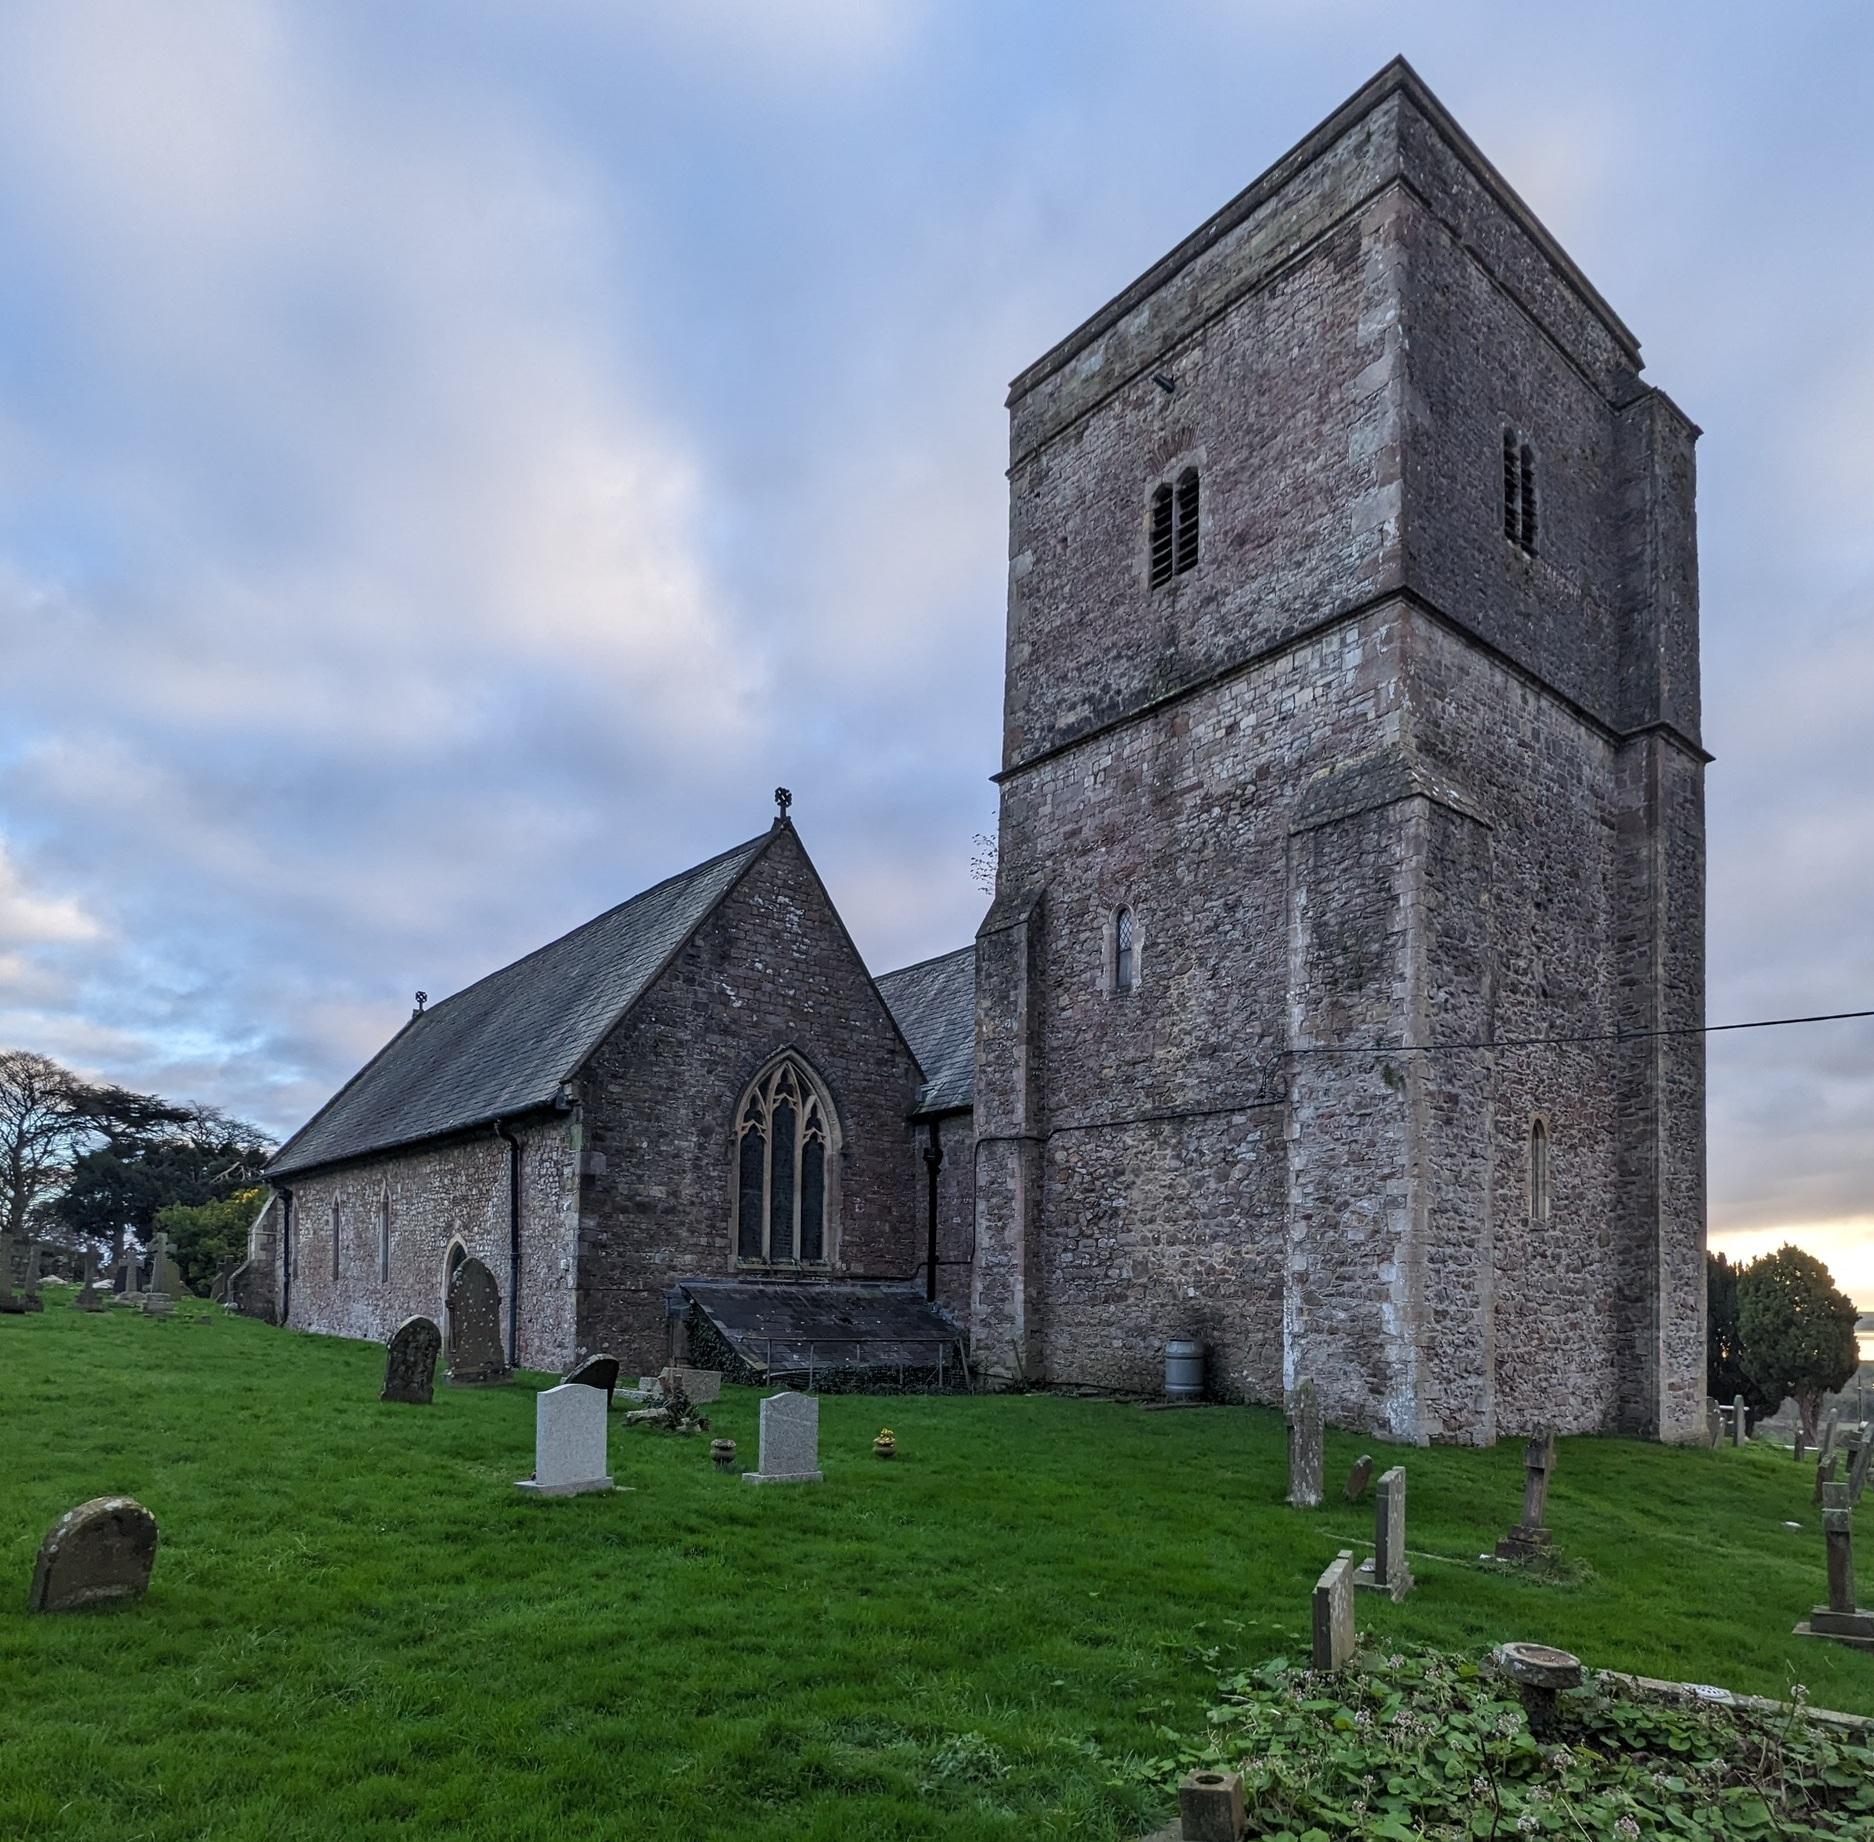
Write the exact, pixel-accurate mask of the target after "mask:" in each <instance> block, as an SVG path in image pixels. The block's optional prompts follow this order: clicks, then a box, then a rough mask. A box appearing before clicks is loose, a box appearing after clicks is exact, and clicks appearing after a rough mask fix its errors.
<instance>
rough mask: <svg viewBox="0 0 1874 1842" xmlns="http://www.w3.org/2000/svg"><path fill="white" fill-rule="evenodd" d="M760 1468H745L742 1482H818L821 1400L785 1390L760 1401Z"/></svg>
mask: <svg viewBox="0 0 1874 1842" xmlns="http://www.w3.org/2000/svg"><path fill="white" fill-rule="evenodd" d="M755 1462H756V1464H757V1466H758V1467H759V1468H758V1469H756V1470H754V1471H744V1472H743V1473H742V1482H743V1483H744V1484H818V1483H820V1482H821V1481H822V1475H821V1471H820V1403H819V1401H818V1400H817V1399H815V1397H814V1396H813V1395H811V1394H795V1393H793V1392H792V1391H791V1390H786V1389H784V1390H783V1391H782V1392H781V1393H779V1394H771V1395H769V1396H768V1398H767V1399H766V1400H765V1401H763V1402H762V1404H761V1453H760V1456H759V1457H758V1458H757V1459H756V1461H755Z"/></svg>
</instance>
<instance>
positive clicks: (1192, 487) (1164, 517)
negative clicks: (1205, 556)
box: [1151, 467, 1198, 588]
mask: <svg viewBox="0 0 1874 1842" xmlns="http://www.w3.org/2000/svg"><path fill="white" fill-rule="evenodd" d="M1197 511H1198V484H1197V469H1196V468H1195V467H1187V468H1185V470H1184V471H1183V472H1182V473H1181V474H1179V475H1178V482H1177V485H1176V486H1175V487H1174V486H1172V485H1171V484H1170V483H1169V482H1167V483H1166V484H1165V485H1163V486H1160V487H1158V488H1157V489H1156V490H1155V491H1154V492H1153V494H1152V544H1151V563H1152V569H1151V577H1152V586H1153V587H1154V588H1162V587H1163V586H1164V585H1165V584H1166V583H1167V582H1169V581H1170V580H1171V579H1172V577H1173V576H1181V575H1183V574H1184V573H1185V571H1186V570H1190V569H1195V568H1196V567H1197V540H1198V520H1197Z"/></svg>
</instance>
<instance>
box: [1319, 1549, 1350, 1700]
mask: <svg viewBox="0 0 1874 1842" xmlns="http://www.w3.org/2000/svg"><path fill="white" fill-rule="evenodd" d="M1353 1574H1354V1566H1353V1550H1352V1549H1351V1548H1343V1549H1341V1551H1340V1554H1339V1557H1338V1558H1337V1559H1336V1560H1335V1562H1334V1564H1333V1566H1331V1567H1330V1568H1328V1570H1327V1571H1326V1572H1325V1573H1324V1574H1322V1576H1321V1577H1320V1579H1319V1580H1317V1581H1316V1582H1315V1588H1314V1654H1313V1659H1312V1660H1313V1663H1314V1667H1315V1668H1316V1669H1322V1670H1332V1669H1341V1668H1344V1667H1345V1666H1346V1665H1347V1664H1348V1663H1349V1662H1351V1661H1352V1659H1353V1642H1354V1638H1353Z"/></svg>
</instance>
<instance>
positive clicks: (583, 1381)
mask: <svg viewBox="0 0 1874 1842" xmlns="http://www.w3.org/2000/svg"><path fill="white" fill-rule="evenodd" d="M560 1386H561V1387H563V1388H574V1387H578V1388H603V1389H604V1390H605V1405H606V1407H607V1408H608V1409H609V1408H610V1406H611V1404H612V1396H613V1395H614V1394H615V1393H616V1392H617V1391H618V1358H617V1357H616V1356H588V1357H587V1358H586V1359H585V1361H584V1362H581V1363H576V1364H575V1365H574V1366H573V1367H572V1368H571V1369H569V1370H568V1371H567V1372H566V1373H565V1374H564V1375H562V1376H561V1377H560Z"/></svg>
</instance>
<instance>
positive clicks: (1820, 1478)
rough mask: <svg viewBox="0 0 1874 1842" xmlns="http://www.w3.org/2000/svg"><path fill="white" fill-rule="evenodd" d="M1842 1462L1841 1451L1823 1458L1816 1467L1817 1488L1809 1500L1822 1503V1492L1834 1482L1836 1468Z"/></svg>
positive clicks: (1818, 1503)
mask: <svg viewBox="0 0 1874 1842" xmlns="http://www.w3.org/2000/svg"><path fill="white" fill-rule="evenodd" d="M1840 1463H1841V1456H1840V1454H1839V1453H1835V1454H1832V1455H1831V1456H1829V1457H1828V1458H1825V1459H1823V1460H1822V1462H1821V1463H1820V1464H1819V1465H1817V1466H1816V1468H1815V1490H1814V1492H1813V1493H1812V1494H1811V1496H1810V1498H1809V1501H1810V1502H1811V1503H1814V1504H1817V1505H1820V1503H1821V1501H1822V1492H1823V1491H1824V1490H1826V1489H1827V1488H1828V1486H1829V1485H1830V1484H1832V1483H1834V1481H1835V1468H1836V1466H1837V1465H1839V1464H1840Z"/></svg>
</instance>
